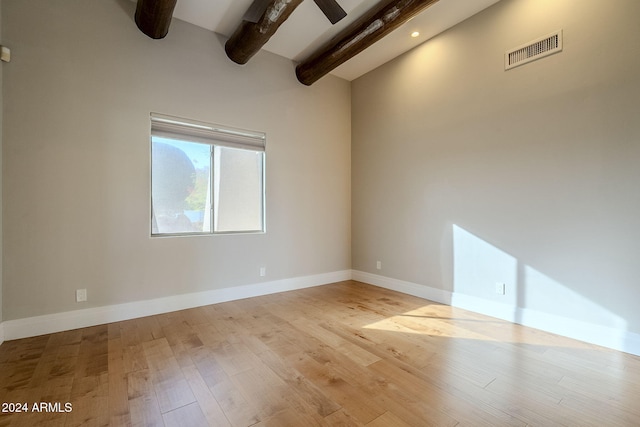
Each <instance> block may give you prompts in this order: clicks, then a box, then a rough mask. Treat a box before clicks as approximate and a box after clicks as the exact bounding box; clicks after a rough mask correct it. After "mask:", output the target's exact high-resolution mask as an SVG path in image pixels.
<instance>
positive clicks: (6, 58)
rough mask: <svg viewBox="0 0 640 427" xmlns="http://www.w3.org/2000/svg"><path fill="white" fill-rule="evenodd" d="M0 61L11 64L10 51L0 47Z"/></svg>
mask: <svg viewBox="0 0 640 427" xmlns="http://www.w3.org/2000/svg"><path fill="white" fill-rule="evenodd" d="M0 60H2V61H3V62H11V50H10V49H9V48H8V47H6V46H0Z"/></svg>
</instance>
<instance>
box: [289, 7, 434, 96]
mask: <svg viewBox="0 0 640 427" xmlns="http://www.w3.org/2000/svg"><path fill="white" fill-rule="evenodd" d="M437 1H438V0H392V1H384V2H382V3H381V4H380V5H379V6H376V7H374V8H373V9H371V10H370V11H369V12H367V13H365V14H364V15H363V16H362V17H360V18H359V19H357V20H356V21H355V22H354V23H353V24H351V25H349V26H348V27H347V28H345V29H344V30H342V31H341V32H340V33H339V34H338V35H336V36H335V37H334V38H332V39H331V40H330V41H329V42H328V43H327V44H326V45H324V46H323V47H321V48H320V49H319V50H317V51H316V52H315V53H313V54H311V56H309V57H308V58H307V59H305V60H304V61H302V62H301V63H300V64H299V65H298V66H297V67H296V76H298V80H299V81H300V82H301V83H303V84H305V85H307V86H309V85H311V84H313V83H315V82H316V81H318V79H320V78H321V77H322V76H324V75H325V74H327V73H329V72H331V71H332V70H333V69H335V68H336V67H338V66H339V65H341V64H343V63H344V62H346V61H348V60H349V59H351V58H353V57H354V56H356V55H357V54H359V53H360V52H362V51H363V50H365V49H366V48H368V47H369V46H371V45H372V44H374V43H375V42H377V41H378V40H380V39H381V38H383V37H384V36H386V35H387V34H389V33H390V32H392V31H393V30H395V29H396V28H398V27H399V26H401V25H402V24H404V23H405V22H407V21H408V20H409V19H411V18H412V17H414V16H415V15H417V14H418V13H420V12H422V11H423V10H425V9H426V8H427V7H429V6H431V5H432V4H434V3H436V2H437Z"/></svg>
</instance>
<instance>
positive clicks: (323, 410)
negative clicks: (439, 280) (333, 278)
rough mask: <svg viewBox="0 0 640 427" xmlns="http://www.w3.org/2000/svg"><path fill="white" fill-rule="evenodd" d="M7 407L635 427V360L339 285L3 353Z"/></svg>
mask: <svg viewBox="0 0 640 427" xmlns="http://www.w3.org/2000/svg"><path fill="white" fill-rule="evenodd" d="M0 402H27V403H28V404H29V405H33V404H34V403H37V402H44V403H45V404H46V403H47V402H49V403H51V404H52V405H54V404H55V402H58V403H59V404H64V403H65V402H68V403H69V404H71V405H72V408H73V409H72V411H71V412H64V411H45V412H30V413H13V414H11V413H0V427H3V426H12V427H13V426H23V425H24V426H33V425H47V426H76V425H78V426H79V425H113V426H121V425H122V426H165V425H166V426H172V425H189V426H199V425H203V426H204V425H209V426H220V427H229V426H233V427H236V426H238V427H239V426H242V427H246V426H255V427H259V426H278V427H280V426H288V425H291V426H299V425H311V426H314V425H317V426H332V427H333V426H365V425H366V426H371V427H379V426H385V427H387V426H390V427H393V426H398V427H405V426H429V425H434V426H456V427H462V426H473V427H478V426H486V427H493V426H517V427H525V426H527V425H530V426H534V425H539V426H545V427H546V426H554V425H558V426H576V425H579V426H607V427H609V426H613V427H615V426H636V425H640V406H639V405H638V402H640V357H636V356H632V355H629V354H625V353H620V352H616V351H613V350H608V349H604V348H601V347H598V346H595V345H591V344H586V343H581V342H578V341H574V340H570V339H567V338H563V337H559V336H556V335H553V334H549V333H546V332H543V331H537V330H534V329H530V328H526V327H523V326H520V325H514V324H511V323H508V322H505V321H502V320H498V319H493V318H489V317H486V316H483V315H480V314H477V313H471V312H468V311H465V310H461V309H457V308H453V307H449V306H444V305H441V304H437V303H434V302H431V301H427V300H424V299H421V298H417V297H413V296H409V295H404V294H400V293H397V292H394V291H391V290H387V289H381V288H377V287H374V286H369V285H365V284H363V283H358V282H353V281H346V282H340V283H335V284H331V285H325V286H319V287H315V288H307V289H303V290H298V291H293V292H283V293H277V294H272V295H267V296H264V297H257V298H250V299H244V300H238V301H232V302H228V303H222V304H215V305H210V306H204V307H199V308H194V309H189V310H182V311H177V312H172V313H165V314H161V315H157V316H150V317H146V318H140V319H133V320H127V321H122V322H115V323H111V324H108V325H99V326H94V327H90V328H83V329H77V330H73V331H64V332H58V333H55V334H50V335H43V336H39V337H33V338H26V339H23V340H15V341H8V342H5V343H3V344H2V346H0ZM51 408H60V407H59V406H58V407H54V406H51Z"/></svg>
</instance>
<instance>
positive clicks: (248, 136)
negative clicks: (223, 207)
mask: <svg viewBox="0 0 640 427" xmlns="http://www.w3.org/2000/svg"><path fill="white" fill-rule="evenodd" d="M154 137H159V138H165V139H172V140H175V141H180V142H187V143H200V144H204V145H209V146H210V147H211V148H210V152H211V158H210V176H209V183H210V187H211V188H210V196H211V205H210V207H209V208H210V231H194V232H191V231H189V232H177V233H160V232H158V231H154V221H155V217H154V212H153V196H152V195H151V194H150V196H151V197H149V200H150V201H151V208H150V211H151V223H150V233H151V237H171V236H211V235H216V234H252V233H266V223H267V222H266V179H265V178H266V176H265V175H266V173H265V165H266V134H265V133H264V132H258V131H251V130H244V129H238V128H232V127H228V126H221V125H217V124H212V123H206V122H201V121H196V120H191V119H185V118H181V117H174V116H169V115H166V114H158V113H151V138H150V147H151V148H152V147H153V138H154ZM215 147H227V148H237V149H244V150H248V151H253V152H261V153H262V167H261V171H262V176H261V182H262V189H261V207H262V212H261V224H262V228H261V229H257V230H238V231H216V230H215V224H216V218H215V217H214V216H215V212H214V203H213V200H214V188H213V187H214V185H213V181H212V180H213V175H214V171H213V168H214V165H215V164H216V161H215V159H214V152H215ZM151 163H153V162H151ZM150 170H151V172H152V174H153V164H151V168H150ZM151 179H152V178H151ZM151 188H153V182H152V183H151Z"/></svg>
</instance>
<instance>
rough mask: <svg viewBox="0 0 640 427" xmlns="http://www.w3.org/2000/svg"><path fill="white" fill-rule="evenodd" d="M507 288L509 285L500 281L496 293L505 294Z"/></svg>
mask: <svg viewBox="0 0 640 427" xmlns="http://www.w3.org/2000/svg"><path fill="white" fill-rule="evenodd" d="M506 289H507V285H506V284H504V283H502V282H498V283H496V294H498V295H504V294H505V291H506Z"/></svg>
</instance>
